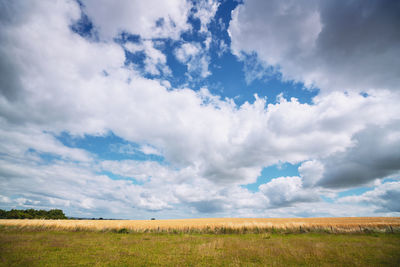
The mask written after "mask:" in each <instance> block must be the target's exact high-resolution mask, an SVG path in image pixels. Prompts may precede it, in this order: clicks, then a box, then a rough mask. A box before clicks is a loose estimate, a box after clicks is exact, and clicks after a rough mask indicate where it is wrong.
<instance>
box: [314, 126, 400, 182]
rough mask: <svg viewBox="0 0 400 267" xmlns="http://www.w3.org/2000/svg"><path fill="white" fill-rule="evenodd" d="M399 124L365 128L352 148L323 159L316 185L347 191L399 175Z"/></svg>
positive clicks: (355, 139)
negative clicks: (350, 188) (320, 175)
mask: <svg viewBox="0 0 400 267" xmlns="http://www.w3.org/2000/svg"><path fill="white" fill-rule="evenodd" d="M399 125H400V124H399V121H398V120H395V121H393V122H392V123H391V124H389V125H386V126H382V127H373V126H370V127H367V128H365V129H364V130H363V131H360V132H359V133H357V134H355V135H354V137H353V139H354V146H351V147H349V148H348V149H347V150H346V151H344V152H340V153H338V154H335V155H332V156H331V157H328V158H326V159H324V160H323V162H324V169H325V171H324V175H323V178H322V179H320V180H319V181H318V185H320V186H323V187H330V188H348V187H354V186H360V185H365V184H367V183H370V182H373V181H374V180H375V179H380V178H385V177H390V176H391V175H398V173H399V172H400V152H399V151H400V128H399Z"/></svg>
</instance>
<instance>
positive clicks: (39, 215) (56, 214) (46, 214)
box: [0, 209, 67, 220]
mask: <svg viewBox="0 0 400 267" xmlns="http://www.w3.org/2000/svg"><path fill="white" fill-rule="evenodd" d="M0 219H48V220H55V219H67V216H65V214H64V212H63V211H62V210H60V209H52V210H49V211H47V210H35V209H26V210H16V209H12V210H9V211H7V210H2V209H0Z"/></svg>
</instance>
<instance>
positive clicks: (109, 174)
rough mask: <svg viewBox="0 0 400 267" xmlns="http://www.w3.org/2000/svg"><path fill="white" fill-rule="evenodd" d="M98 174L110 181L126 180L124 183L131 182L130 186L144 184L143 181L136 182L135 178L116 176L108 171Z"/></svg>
mask: <svg viewBox="0 0 400 267" xmlns="http://www.w3.org/2000/svg"><path fill="white" fill-rule="evenodd" d="M98 174H99V175H105V176H108V177H109V178H110V179H112V180H126V181H130V182H132V184H135V185H143V184H144V182H143V181H138V180H136V179H135V177H126V176H122V175H118V174H115V173H112V172H110V171H104V170H103V171H101V172H98Z"/></svg>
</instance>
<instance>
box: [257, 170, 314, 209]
mask: <svg viewBox="0 0 400 267" xmlns="http://www.w3.org/2000/svg"><path fill="white" fill-rule="evenodd" d="M259 189H260V192H261V193H263V194H264V195H265V196H266V197H267V199H268V205H269V206H270V207H272V208H278V207H285V206H292V205H294V204H296V203H301V202H316V201H318V200H319V197H318V195H317V194H316V192H313V191H311V190H308V189H304V188H303V184H302V181H301V178H300V177H279V178H275V179H272V180H271V181H270V182H268V183H266V184H262V185H260V186H259Z"/></svg>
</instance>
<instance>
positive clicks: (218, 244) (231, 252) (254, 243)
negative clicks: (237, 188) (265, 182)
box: [0, 218, 400, 266]
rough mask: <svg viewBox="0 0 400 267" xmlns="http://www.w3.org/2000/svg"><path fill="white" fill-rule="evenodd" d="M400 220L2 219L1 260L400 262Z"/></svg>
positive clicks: (296, 263) (174, 263)
mask: <svg viewBox="0 0 400 267" xmlns="http://www.w3.org/2000/svg"><path fill="white" fill-rule="evenodd" d="M399 220H400V219H399V218H313V219H190V220H158V221H128V220H127V221H123V220H120V221H108V220H102V221H90V220H86V221H84V220H82V221H77V220H60V221H51V220H0V266H132V265H133V266H400V232H399ZM300 226H301V227H302V228H300Z"/></svg>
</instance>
